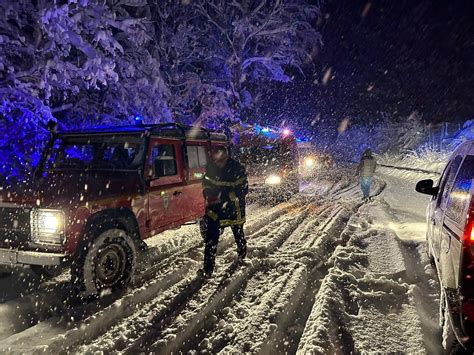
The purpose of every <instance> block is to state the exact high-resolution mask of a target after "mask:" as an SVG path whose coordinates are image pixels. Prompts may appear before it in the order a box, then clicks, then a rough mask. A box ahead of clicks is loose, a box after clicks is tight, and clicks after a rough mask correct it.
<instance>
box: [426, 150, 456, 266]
mask: <svg viewBox="0 0 474 355" xmlns="http://www.w3.org/2000/svg"><path fill="white" fill-rule="evenodd" d="M462 160H463V156H462V155H461V152H457V153H456V156H454V158H453V159H451V161H450V162H449V165H448V167H447V168H446V169H445V171H444V173H443V176H442V177H441V180H440V184H439V191H438V196H437V199H436V203H435V206H434V210H433V214H432V215H431V216H430V218H431V221H430V222H431V226H430V229H431V237H432V240H433V253H434V256H435V258H436V259H437V260H438V261H439V260H440V253H441V232H442V226H443V219H444V213H445V211H446V206H447V202H448V197H449V193H450V192H451V189H452V187H453V183H454V179H455V177H456V174H457V172H458V170H459V167H460V166H461V163H462Z"/></svg>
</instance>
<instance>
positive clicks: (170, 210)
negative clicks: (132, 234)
mask: <svg viewBox="0 0 474 355" xmlns="http://www.w3.org/2000/svg"><path fill="white" fill-rule="evenodd" d="M183 171H184V164H183V154H182V142H181V140H173V139H162V138H155V137H152V138H150V145H149V151H148V159H147V164H146V167H145V172H146V174H147V186H148V225H149V228H150V230H151V231H154V232H155V233H158V232H160V231H162V230H164V229H166V228H168V227H172V226H175V225H178V224H179V223H180V222H181V220H182V219H183V217H184V214H183V183H184V172H183Z"/></svg>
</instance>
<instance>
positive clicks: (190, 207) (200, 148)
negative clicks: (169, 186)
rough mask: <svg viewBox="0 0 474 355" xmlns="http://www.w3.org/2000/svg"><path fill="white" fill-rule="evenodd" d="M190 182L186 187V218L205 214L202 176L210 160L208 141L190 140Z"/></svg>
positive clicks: (188, 149)
mask: <svg viewBox="0 0 474 355" xmlns="http://www.w3.org/2000/svg"><path fill="white" fill-rule="evenodd" d="M186 150H187V154H186V155H187V157H188V174H189V176H188V184H186V186H185V187H184V194H185V196H186V201H187V202H186V208H185V209H184V213H185V218H186V219H188V220H192V219H199V218H201V217H203V216H204V213H205V211H204V208H205V206H204V196H203V194H202V177H203V176H204V173H205V172H206V165H207V160H208V143H207V142H206V141H202V142H201V141H200V142H188V143H187V145H186Z"/></svg>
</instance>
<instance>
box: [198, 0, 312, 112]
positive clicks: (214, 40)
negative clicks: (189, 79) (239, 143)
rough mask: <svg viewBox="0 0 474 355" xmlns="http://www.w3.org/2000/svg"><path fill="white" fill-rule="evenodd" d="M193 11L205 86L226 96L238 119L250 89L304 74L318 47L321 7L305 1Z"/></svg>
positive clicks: (248, 2) (214, 0)
mask: <svg viewBox="0 0 474 355" xmlns="http://www.w3.org/2000/svg"><path fill="white" fill-rule="evenodd" d="M191 6H192V8H193V11H194V12H195V13H196V16H198V17H196V18H195V19H194V21H193V24H194V30H195V31H197V32H198V33H199V36H198V43H199V45H197V46H196V48H201V49H203V51H202V52H201V53H197V58H198V59H199V62H200V63H201V65H202V68H203V81H204V82H205V83H206V84H208V85H214V86H217V87H220V88H223V89H224V90H225V92H226V98H225V99H226V101H227V102H228V104H229V106H230V107H231V109H232V111H233V113H234V114H235V115H236V119H242V118H246V117H242V116H244V115H245V111H246V109H248V108H250V107H251V105H252V91H253V90H252V87H253V85H255V84H257V83H259V84H263V83H264V82H265V81H282V82H288V81H290V80H291V79H292V76H293V73H295V72H296V73H300V74H303V70H302V68H303V67H304V66H305V65H310V64H312V62H313V59H314V56H315V53H316V51H317V48H318V46H319V45H320V44H321V37H320V34H319V33H318V32H317V31H316V29H315V26H314V25H315V21H316V20H317V19H318V17H319V15H320V12H319V7H318V6H315V5H309V4H308V3H307V2H306V1H304V0H285V1H282V0H272V1H268V0H260V1H254V0H244V1H236V0H233V1H227V0H210V1H204V0H201V1H194V2H192V5H191ZM221 106H222V105H221ZM216 114H219V112H218V111H216ZM207 115H208V112H207Z"/></svg>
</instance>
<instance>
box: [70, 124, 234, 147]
mask: <svg viewBox="0 0 474 355" xmlns="http://www.w3.org/2000/svg"><path fill="white" fill-rule="evenodd" d="M145 130H147V131H149V132H151V134H153V135H156V136H160V137H180V138H187V139H196V140H213V141H221V142H226V141H227V136H226V135H225V134H224V133H219V132H216V131H213V130H209V129H207V128H204V127H199V126H188V125H184V124H181V123H173V122H170V123H154V124H140V125H127V126H102V127H90V128H86V129H83V130H70V131H64V132H61V133H65V134H84V133H86V132H87V133H89V134H101V133H102V134H103V133H121V134H122V133H128V132H130V133H137V132H143V131H145Z"/></svg>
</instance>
